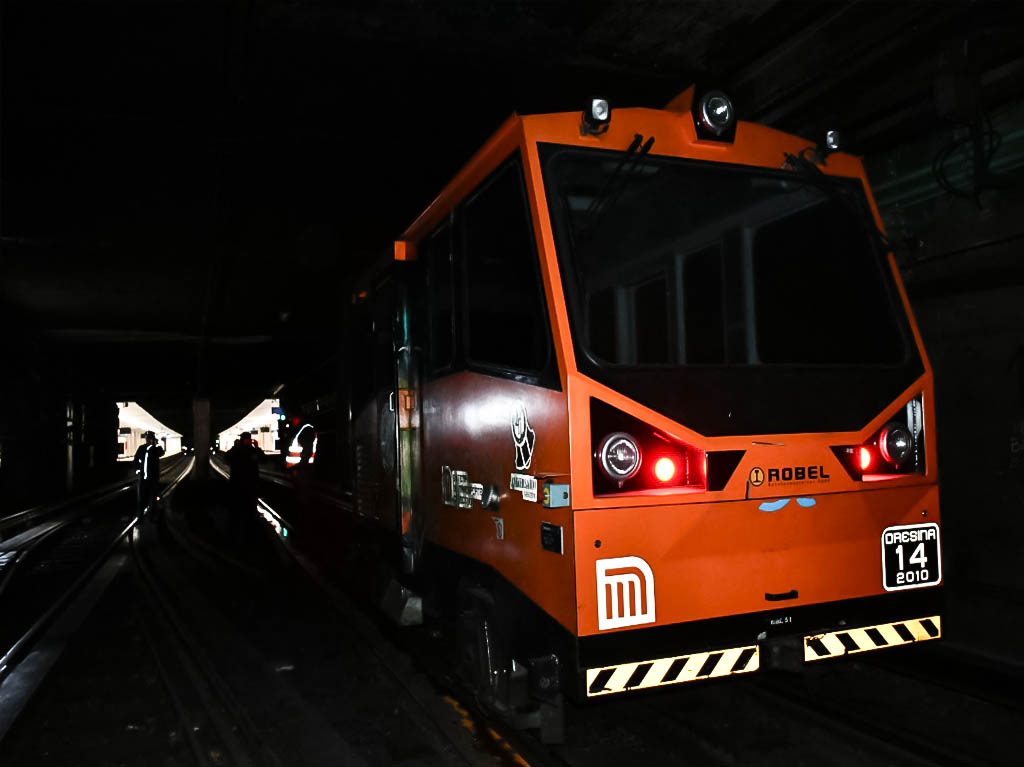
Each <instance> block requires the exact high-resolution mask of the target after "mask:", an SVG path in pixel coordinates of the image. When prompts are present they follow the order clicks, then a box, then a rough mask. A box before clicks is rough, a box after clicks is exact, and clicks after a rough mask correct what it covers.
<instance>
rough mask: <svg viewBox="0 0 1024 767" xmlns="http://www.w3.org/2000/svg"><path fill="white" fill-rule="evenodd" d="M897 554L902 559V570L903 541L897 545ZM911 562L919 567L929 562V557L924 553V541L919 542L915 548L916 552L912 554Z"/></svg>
mask: <svg viewBox="0 0 1024 767" xmlns="http://www.w3.org/2000/svg"><path fill="white" fill-rule="evenodd" d="M896 556H897V557H898V558H899V560H900V570H902V569H903V544H902V543H901V544H900V545H899V546H897V547H896ZM910 564H912V565H917V566H918V567H925V566H926V565H927V564H928V557H926V556H925V555H924V543H919V544H917V546H916V547H915V548H914V553H913V554H911V555H910Z"/></svg>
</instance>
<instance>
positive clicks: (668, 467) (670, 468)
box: [654, 456, 676, 482]
mask: <svg viewBox="0 0 1024 767" xmlns="http://www.w3.org/2000/svg"><path fill="white" fill-rule="evenodd" d="M675 475H676V462H675V461H673V460H672V459H671V458H669V457H668V456H663V457H661V458H659V459H658V460H657V461H656V462H655V463H654V476H655V477H657V478H658V481H659V482H670V481H671V480H672V478H673V477H674V476H675Z"/></svg>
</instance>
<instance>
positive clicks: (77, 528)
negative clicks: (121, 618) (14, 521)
mask: <svg viewBox="0 0 1024 767" xmlns="http://www.w3.org/2000/svg"><path fill="white" fill-rule="evenodd" d="M181 467H182V462H181V461H175V462H173V463H171V464H170V465H168V466H166V467H165V470H164V471H163V472H161V474H162V476H163V477H167V478H172V477H173V479H172V480H171V482H170V483H169V484H167V486H166V487H165V489H164V491H163V493H164V496H166V495H167V494H169V493H171V492H173V490H174V487H175V486H176V485H177V484H178V483H179V482H181V480H182V479H184V477H185V476H186V475H187V474H188V472H189V471H191V468H192V462H188V463H187V464H185V468H184V470H181ZM131 488H132V483H125V484H123V485H120V486H118V487H115V488H113V489H109V490H108V491H107V492H104V493H101V494H99V495H94V496H92V497H91V498H90V499H89V500H88V501H86V502H83V503H82V504H81V505H80V506H76V505H75V504H73V503H71V504H65V506H66V507H68V508H70V511H68V512H67V513H62V514H61V515H60V516H59V518H57V519H52V520H49V521H46V522H42V523H40V524H38V525H36V526H35V527H31V528H29V529H28V530H25V531H24V532H22V533H20V534H19V535H17V536H15V537H13V538H10V539H8V540H7V541H5V542H4V543H3V544H0V546H2V547H3V548H4V549H5V550H7V551H8V552H14V556H12V557H11V559H10V561H9V562H8V563H7V566H6V567H5V568H4V570H3V572H2V575H0V611H2V613H3V616H4V621H3V624H2V629H0V642H2V643H3V644H2V645H0V646H3V647H5V648H7V649H6V650H5V652H4V654H3V655H2V656H0V740H2V738H3V736H4V735H5V734H6V732H7V731H8V729H9V728H10V727H11V725H12V724H13V723H14V721H15V719H16V718H17V716H18V715H19V714H20V712H21V711H22V709H23V708H24V707H25V705H26V704H27V702H28V700H29V699H30V698H31V696H32V693H33V692H34V691H35V689H36V688H37V687H38V686H39V684H40V683H41V682H42V680H43V678H45V676H46V674H47V673H48V671H49V670H50V668H52V666H53V665H54V663H56V661H57V659H58V658H59V656H60V654H61V652H62V651H63V648H64V646H65V645H66V644H67V641H68V640H69V639H70V637H71V635H72V634H73V633H74V631H75V630H76V629H77V627H78V626H79V625H80V624H81V622H82V621H83V620H84V619H85V617H86V616H87V615H88V613H89V611H90V610H91V608H92V607H93V606H94V605H95V603H96V602H97V601H98V599H99V598H100V596H101V595H102V593H103V591H104V590H105V588H106V586H107V585H108V584H109V583H110V581H111V580H112V579H113V577H114V576H115V575H116V574H117V572H118V571H119V570H120V567H121V565H122V564H123V563H124V557H123V555H121V554H119V553H118V549H119V548H120V547H121V544H122V541H123V539H124V537H125V536H126V535H128V534H130V533H131V532H132V531H133V530H134V529H136V526H137V524H138V522H139V518H138V517H134V516H133V514H134V512H130V511H129V510H130V509H132V508H133V505H132V504H133V503H134V501H133V499H131V498H130V493H129V491H130V490H131ZM146 511H149V509H147V510H146ZM123 517H130V520H128V521H125V519H124V518H123ZM44 554H45V556H44Z"/></svg>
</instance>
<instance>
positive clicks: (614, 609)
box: [596, 557, 655, 631]
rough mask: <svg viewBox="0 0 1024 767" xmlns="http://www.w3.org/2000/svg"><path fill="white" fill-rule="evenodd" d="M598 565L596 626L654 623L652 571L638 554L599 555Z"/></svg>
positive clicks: (608, 627) (618, 626)
mask: <svg viewBox="0 0 1024 767" xmlns="http://www.w3.org/2000/svg"><path fill="white" fill-rule="evenodd" d="M596 568H597V628H598V630H599V631H605V630H606V629H617V628H622V627H623V626H639V625H641V624H643V623H654V621H655V617H654V573H653V572H651V566H650V565H649V564H647V562H645V561H644V560H643V559H641V558H640V557H615V558H613V559H599V560H597V563H596Z"/></svg>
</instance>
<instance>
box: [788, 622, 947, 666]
mask: <svg viewBox="0 0 1024 767" xmlns="http://www.w3.org/2000/svg"><path fill="white" fill-rule="evenodd" d="M941 635H942V620H941V618H940V616H938V615H933V616H932V617H930V618H914V619H911V620H905V621H896V622H895V623H882V624H879V625H877V626H863V627H861V628H856V629H847V630H845V631H833V632H830V633H828V634H815V635H814V636H805V637H804V660H805V661H812V660H821V659H822V658H834V657H835V656H837V655H847V654H850V653H855V652H867V651H868V650H881V649H882V648H884V647H897V646H899V645H903V644H910V643H911V642H923V641H925V640H928V639H938V638H939V637H940V636H941Z"/></svg>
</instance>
